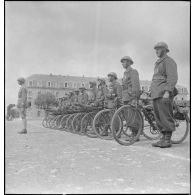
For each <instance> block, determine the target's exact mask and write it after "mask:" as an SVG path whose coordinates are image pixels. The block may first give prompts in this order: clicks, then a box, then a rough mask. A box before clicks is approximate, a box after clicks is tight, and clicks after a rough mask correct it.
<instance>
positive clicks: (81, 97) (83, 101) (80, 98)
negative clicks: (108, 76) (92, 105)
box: [78, 87, 88, 105]
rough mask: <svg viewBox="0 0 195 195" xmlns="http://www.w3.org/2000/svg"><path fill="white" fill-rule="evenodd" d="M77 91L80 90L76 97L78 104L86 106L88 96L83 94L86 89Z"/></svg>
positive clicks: (81, 88)
mask: <svg viewBox="0 0 195 195" xmlns="http://www.w3.org/2000/svg"><path fill="white" fill-rule="evenodd" d="M79 90H80V94H79V96H78V102H79V104H83V105H86V104H87V103H88V95H87V93H86V92H85V91H86V88H85V87H80V88H79Z"/></svg>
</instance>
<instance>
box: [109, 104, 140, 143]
mask: <svg viewBox="0 0 195 195" xmlns="http://www.w3.org/2000/svg"><path fill="white" fill-rule="evenodd" d="M143 126H144V121H143V117H142V115H141V112H140V111H139V110H138V109H136V108H134V107H133V106H131V105H124V106H122V107H120V108H119V109H118V110H117V111H116V112H115V114H114V116H113V117H112V120H111V130H112V134H113V137H114V139H115V140H116V141H117V142H118V143H119V144H121V145H124V146H129V145H132V144H133V143H135V142H136V141H137V139H138V138H139V136H140V134H141V133H142V131H143Z"/></svg>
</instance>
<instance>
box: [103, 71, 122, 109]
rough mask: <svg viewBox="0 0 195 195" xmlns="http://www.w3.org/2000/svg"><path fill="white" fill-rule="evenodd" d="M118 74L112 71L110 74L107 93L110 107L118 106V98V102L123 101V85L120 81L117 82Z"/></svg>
mask: <svg viewBox="0 0 195 195" xmlns="http://www.w3.org/2000/svg"><path fill="white" fill-rule="evenodd" d="M117 79H118V78H117V74H116V73H115V72H111V73H109V74H108V81H109V85H108V93H107V95H106V99H107V100H106V103H107V107H108V108H114V107H115V106H116V100H117V102H118V104H121V102H122V87H121V85H120V83H119V82H117Z"/></svg>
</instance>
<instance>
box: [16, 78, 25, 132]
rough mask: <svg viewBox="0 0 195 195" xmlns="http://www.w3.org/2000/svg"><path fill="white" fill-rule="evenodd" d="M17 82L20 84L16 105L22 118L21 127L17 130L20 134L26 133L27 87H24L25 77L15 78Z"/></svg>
mask: <svg viewBox="0 0 195 195" xmlns="http://www.w3.org/2000/svg"><path fill="white" fill-rule="evenodd" d="M17 81H18V84H19V85H20V86H21V87H20V90H19V92H18V103H17V107H18V110H19V112H20V116H21V118H22V123H23V129H22V130H21V131H19V132H18V133H20V134H26V133H27V121H26V111H27V89H26V87H25V79H24V78H23V77H21V78H18V79H17Z"/></svg>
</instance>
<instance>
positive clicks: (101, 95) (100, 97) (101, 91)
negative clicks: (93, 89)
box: [94, 78, 108, 107]
mask: <svg viewBox="0 0 195 195" xmlns="http://www.w3.org/2000/svg"><path fill="white" fill-rule="evenodd" d="M97 81H98V90H97V95H96V101H95V103H94V105H95V106H99V107H103V105H104V100H105V98H106V95H107V93H108V89H107V86H106V81H105V79H101V78H98V79H97Z"/></svg>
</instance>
